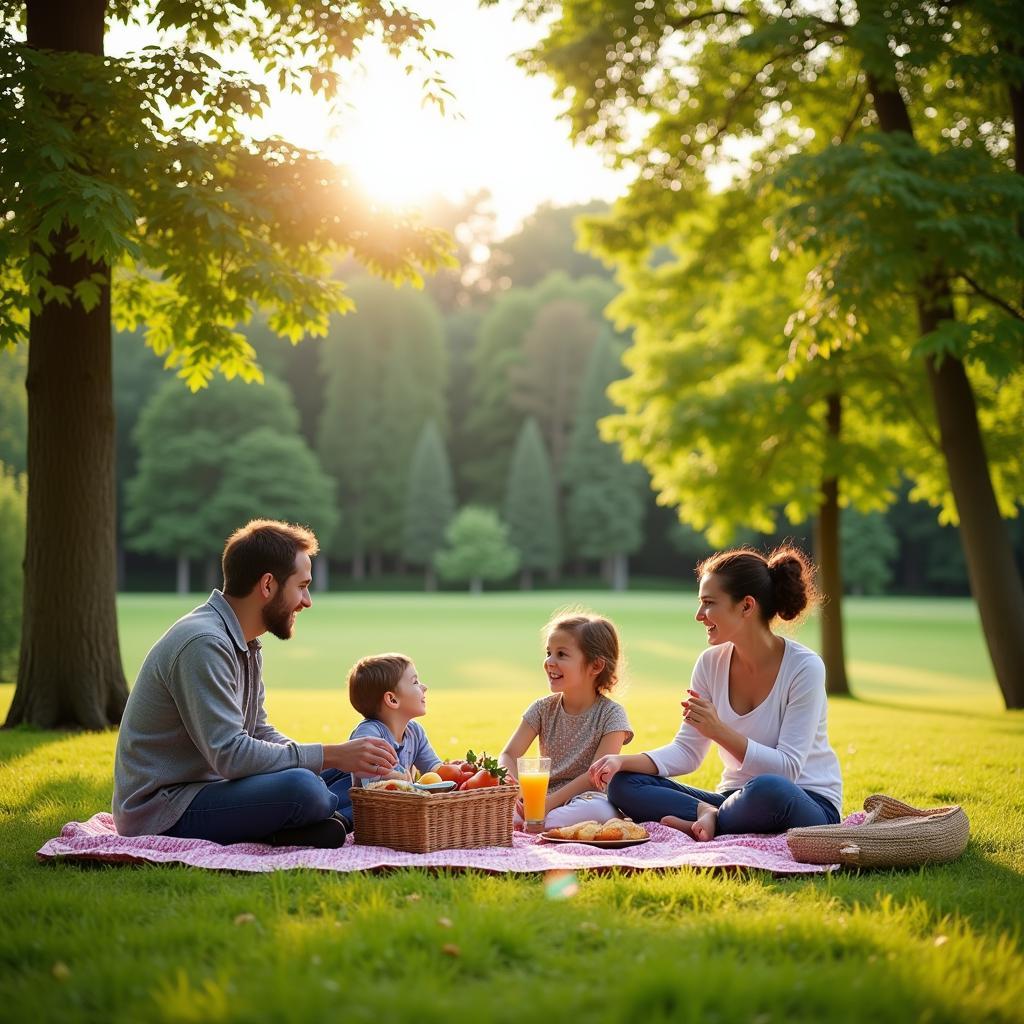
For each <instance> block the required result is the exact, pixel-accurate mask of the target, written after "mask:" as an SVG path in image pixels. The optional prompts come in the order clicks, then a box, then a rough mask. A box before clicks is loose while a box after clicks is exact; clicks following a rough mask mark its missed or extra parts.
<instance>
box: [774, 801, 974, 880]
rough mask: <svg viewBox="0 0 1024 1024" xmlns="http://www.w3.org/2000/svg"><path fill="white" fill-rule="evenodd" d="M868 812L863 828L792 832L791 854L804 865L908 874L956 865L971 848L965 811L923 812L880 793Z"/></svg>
mask: <svg viewBox="0 0 1024 1024" xmlns="http://www.w3.org/2000/svg"><path fill="white" fill-rule="evenodd" d="M864 810H865V811H867V817H866V818H865V819H864V822H863V824H860V825H813V826H811V827H809V828H791V829H790V830H789V832H787V833H786V842H787V843H788V844H789V849H790V851H791V852H792V854H793V856H794V857H795V858H796V859H797V860H799V861H803V862H804V863H805V864H847V865H850V866H851V867H861V868H904V867H919V866H920V865H922V864H943V863H945V862H946V861H950V860H956V858H957V857H959V856H960V854H961V853H963V852H964V848H965V847H966V846H967V839H968V836H969V835H970V825H969V823H968V821H967V815H966V814H964V812H963V808H961V807H957V806H955V805H954V806H952V807H933V808H930V809H928V810H921V809H920V808H917V807H911V806H910V805H909V804H905V803H902V802H901V801H899V800H894V799H893V798H892V797H891V796H883V795H882V794H881V793H876V794H875V795H874V796H869V797H868V798H867V800H865V801H864Z"/></svg>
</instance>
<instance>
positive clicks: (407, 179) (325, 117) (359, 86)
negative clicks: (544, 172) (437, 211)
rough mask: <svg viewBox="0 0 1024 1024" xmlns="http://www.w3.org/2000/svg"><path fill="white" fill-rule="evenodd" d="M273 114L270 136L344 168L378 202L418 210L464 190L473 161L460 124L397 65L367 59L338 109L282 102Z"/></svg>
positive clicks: (286, 99)
mask: <svg viewBox="0 0 1024 1024" xmlns="http://www.w3.org/2000/svg"><path fill="white" fill-rule="evenodd" d="M275 108H276V109H275V111H274V114H275V116H274V117H273V118H272V119H268V123H267V124H266V127H267V128H268V129H269V130H271V131H274V132H277V133H280V134H282V135H287V137H288V138H289V139H290V140H291V141H293V142H295V143H297V144H299V145H301V146H304V147H306V148H309V149H314V150H318V151H320V152H322V153H324V155H325V156H327V157H328V158H329V159H331V160H334V161H336V162H337V163H339V164H342V165H343V166H345V167H346V168H347V169H348V170H349V172H350V174H351V175H352V179H353V182H354V183H355V184H356V185H358V186H359V188H360V190H361V191H362V192H364V193H365V194H366V195H367V196H368V197H369V198H370V199H371V200H372V201H373V202H375V203H379V204H381V205H386V206H396V207H407V206H416V205H418V204H420V203H421V202H423V201H425V200H427V199H429V198H430V197H431V196H434V195H444V196H448V197H451V198H456V197H458V196H460V195H461V194H462V193H463V192H464V191H465V190H466V177H467V174H466V172H467V170H469V169H471V168H472V167H473V164H474V155H473V154H472V153H471V152H467V150H466V142H465V137H464V133H462V134H460V132H459V131H458V126H459V125H460V124H461V122H460V121H459V119H458V118H457V117H453V116H452V115H451V113H449V114H448V116H445V115H443V114H442V113H441V112H440V110H438V108H437V106H436V105H435V104H433V103H427V104H424V103H423V101H422V92H421V91H420V87H419V83H418V80H417V79H416V77H415V76H406V75H404V74H403V73H402V71H401V69H400V68H397V67H396V66H395V62H394V60H393V59H388V58H386V57H385V58H381V59H378V60H373V59H370V60H368V61H367V66H366V70H365V72H364V73H363V74H362V75H360V76H359V77H358V78H357V79H356V80H355V81H353V82H352V84H351V87H350V90H349V92H348V94H347V95H346V96H345V97H343V99H342V100H341V102H339V103H338V105H337V107H336V109H334V110H333V111H329V110H328V109H327V107H326V105H325V104H323V103H320V102H317V101H311V100H310V99H309V98H308V97H307V98H304V99H299V98H295V97H281V99H280V100H279V101H278V103H277V104H275Z"/></svg>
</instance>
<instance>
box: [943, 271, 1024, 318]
mask: <svg viewBox="0 0 1024 1024" xmlns="http://www.w3.org/2000/svg"><path fill="white" fill-rule="evenodd" d="M957 276H959V277H961V278H963V280H964V281H966V282H967V284H968V285H970V287H971V289H972V290H973V291H974V292H975V293H976V294H978V295H980V296H981V297H982V298H983V299H988V301H989V302H991V303H992V304H993V305H994V306H998V307H999V308H1000V309H1001V310H1002V311H1003V312H1004V313H1009V314H1010V316H1012V317H1013V318H1014V320H1021V321H1024V310H1020V309H1017V307H1016V306H1014V305H1013V303H1011V302H1007V301H1006V299H1002V298H1000V297H999V296H998V295H993V294H992V292H990V291H988V290H987V289H986V288H982V287H981V285H980V284H978V282H977V281H975V280H974V278H973V277H971V275H970V274H965V273H964V272H963V271H960V273H959V274H958V275H957Z"/></svg>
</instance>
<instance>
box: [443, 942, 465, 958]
mask: <svg viewBox="0 0 1024 1024" xmlns="http://www.w3.org/2000/svg"><path fill="white" fill-rule="evenodd" d="M441 952H442V953H444V955H445V956H462V950H461V949H459V947H458V946H456V945H455V943H454V942H446V943H445V944H444V945H443V946H442V947H441Z"/></svg>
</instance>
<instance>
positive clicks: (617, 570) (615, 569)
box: [611, 554, 629, 591]
mask: <svg viewBox="0 0 1024 1024" xmlns="http://www.w3.org/2000/svg"><path fill="white" fill-rule="evenodd" d="M611 568H612V590H618V591H622V590H628V589H629V555H624V554H618V555H612V557H611Z"/></svg>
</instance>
